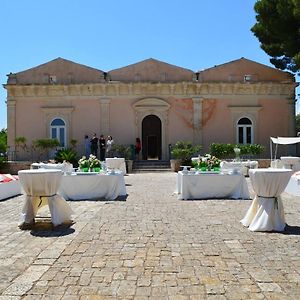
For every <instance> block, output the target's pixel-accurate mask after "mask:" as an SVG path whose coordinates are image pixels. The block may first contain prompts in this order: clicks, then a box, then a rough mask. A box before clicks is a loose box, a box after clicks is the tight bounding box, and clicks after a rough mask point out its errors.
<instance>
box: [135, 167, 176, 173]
mask: <svg viewBox="0 0 300 300" xmlns="http://www.w3.org/2000/svg"><path fill="white" fill-rule="evenodd" d="M132 172H133V173H153V172H172V170H171V168H163V169H159V168H157V169H150V168H147V169H143V168H140V169H133V170H132Z"/></svg>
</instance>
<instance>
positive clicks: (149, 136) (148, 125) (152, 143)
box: [142, 115, 161, 160]
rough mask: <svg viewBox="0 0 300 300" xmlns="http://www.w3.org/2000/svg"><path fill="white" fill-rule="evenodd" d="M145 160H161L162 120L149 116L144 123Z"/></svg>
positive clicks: (143, 153) (143, 145)
mask: <svg viewBox="0 0 300 300" xmlns="http://www.w3.org/2000/svg"><path fill="white" fill-rule="evenodd" d="M142 155H143V159H145V160H146V159H161V120H160V118H159V117H157V116H155V115H148V116H146V117H145V118H144V119H143V121H142Z"/></svg>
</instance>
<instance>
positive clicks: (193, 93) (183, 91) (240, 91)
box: [4, 82, 298, 98]
mask: <svg viewBox="0 0 300 300" xmlns="http://www.w3.org/2000/svg"><path fill="white" fill-rule="evenodd" d="M297 85H298V84H297V83H295V82H293V83H276V82H258V83H236V82H235V83H233V82H216V83H213V82H209V83H208V82H206V83H205V82H178V83H146V82H139V83H120V82H109V83H93V84H70V85H59V84H57V85H9V84H6V85H4V88H5V89H7V92H8V96H11V97H30V98H32V97H36V98H40V97H70V98H73V97H74V98H75V97H76V98H78V97H79V96H80V97H89V98H94V97H99V96H103V97H106V96H108V97H112V96H113V97H123V96H124V97H128V96H140V97H143V96H145V97H146V96H155V95H163V96H178V97H197V96H205V97H211V96H217V95H219V96H229V95H268V96H273V95H282V96H289V95H291V94H293V93H294V91H295V88H296V87H297Z"/></svg>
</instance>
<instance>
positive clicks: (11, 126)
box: [6, 97, 16, 151]
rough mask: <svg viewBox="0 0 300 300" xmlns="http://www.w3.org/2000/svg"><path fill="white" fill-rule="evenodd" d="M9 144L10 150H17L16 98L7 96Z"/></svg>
mask: <svg viewBox="0 0 300 300" xmlns="http://www.w3.org/2000/svg"><path fill="white" fill-rule="evenodd" d="M6 105H7V145H8V147H9V151H15V139H16V100H14V98H13V97H7V104H6Z"/></svg>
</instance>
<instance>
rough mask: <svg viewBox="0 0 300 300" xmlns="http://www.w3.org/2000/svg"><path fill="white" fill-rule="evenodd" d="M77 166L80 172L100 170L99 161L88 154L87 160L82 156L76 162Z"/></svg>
mask: <svg viewBox="0 0 300 300" xmlns="http://www.w3.org/2000/svg"><path fill="white" fill-rule="evenodd" d="M78 165H79V168H80V170H82V171H84V172H88V171H89V170H97V171H100V169H101V163H100V160H99V159H98V158H97V157H96V156H95V155H93V154H90V156H89V158H87V157H86V156H82V158H80V159H79V161H78Z"/></svg>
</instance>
